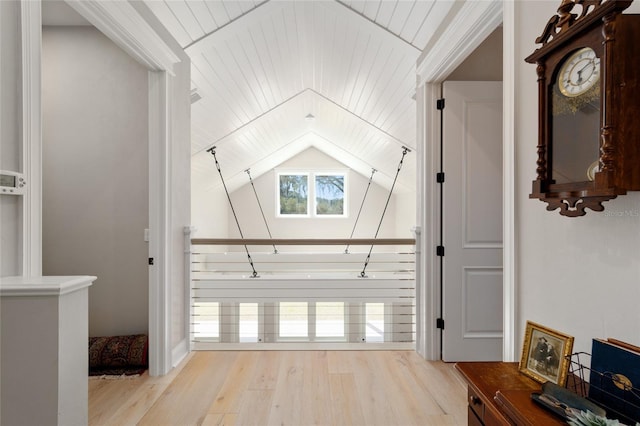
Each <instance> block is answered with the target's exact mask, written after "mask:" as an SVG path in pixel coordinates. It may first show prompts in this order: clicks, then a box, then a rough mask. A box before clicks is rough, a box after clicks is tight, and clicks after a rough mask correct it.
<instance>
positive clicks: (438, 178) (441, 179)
mask: <svg viewBox="0 0 640 426" xmlns="http://www.w3.org/2000/svg"><path fill="white" fill-rule="evenodd" d="M436 182H437V183H444V172H438V173H436Z"/></svg>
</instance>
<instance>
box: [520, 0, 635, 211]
mask: <svg viewBox="0 0 640 426" xmlns="http://www.w3.org/2000/svg"><path fill="white" fill-rule="evenodd" d="M632 1H633V0H620V1H616V0H608V1H602V0H562V2H561V4H560V6H559V7H558V10H557V14H555V15H553V16H552V17H551V18H550V19H549V21H548V22H547V24H546V25H545V28H544V30H543V32H542V34H541V35H540V36H539V37H538V38H537V39H536V43H538V44H541V47H539V48H538V49H536V50H535V51H534V52H533V53H532V54H531V55H530V56H529V57H527V58H526V59H525V60H526V61H527V62H529V63H532V64H536V73H537V76H538V145H537V155H538V158H537V160H536V180H534V181H533V185H532V193H531V195H530V198H537V199H540V200H542V201H544V202H546V203H547V204H548V206H547V210H550V211H552V210H555V209H558V208H559V209H560V214H561V215H563V216H570V217H576V216H583V215H585V214H586V211H585V209H587V208H589V209H591V210H593V211H602V210H604V207H603V205H602V203H603V202H604V201H608V200H611V199H613V198H616V197H617V196H618V195H623V194H626V192H627V191H638V190H640V15H630V14H623V13H622V11H624V10H625V9H627V8H628V7H629V6H630V5H631V3H632Z"/></svg>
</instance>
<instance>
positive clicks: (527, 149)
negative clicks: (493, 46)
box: [505, 1, 640, 352]
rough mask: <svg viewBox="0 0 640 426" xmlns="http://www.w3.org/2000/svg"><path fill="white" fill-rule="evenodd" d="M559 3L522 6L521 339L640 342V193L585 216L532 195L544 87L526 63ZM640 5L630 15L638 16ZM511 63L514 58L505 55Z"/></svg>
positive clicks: (581, 344)
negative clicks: (558, 334) (531, 331)
mask: <svg viewBox="0 0 640 426" xmlns="http://www.w3.org/2000/svg"><path fill="white" fill-rule="evenodd" d="M557 6H558V2H557V1H521V2H515V34H513V35H510V34H505V37H513V39H514V40H516V44H515V58H512V60H514V61H515V79H516V84H515V87H516V88H517V91H516V111H515V123H516V128H515V129H516V134H515V137H516V140H515V144H516V164H515V170H516V206H515V208H516V220H515V223H516V235H517V240H516V245H517V247H516V250H517V253H516V259H517V283H516V286H517V291H518V303H517V307H516V308H517V309H516V312H517V315H518V323H519V325H520V327H519V329H520V330H519V331H520V336H518V338H517V339H516V341H517V342H522V334H523V330H524V327H525V322H526V321H527V320H531V321H535V322H538V323H541V324H543V325H546V326H549V327H551V328H554V329H557V330H560V331H563V332H566V333H568V334H570V335H572V336H574V337H575V339H576V340H575V346H574V350H576V351H587V352H590V351H591V339H592V338H594V337H616V338H619V339H622V340H626V341H629V342H631V343H634V344H636V345H638V344H640V309H638V301H639V300H640V254H639V253H640V251H639V250H638V247H640V193H638V192H632V193H629V194H628V195H625V196H620V197H618V198H617V199H615V200H612V201H609V202H606V203H604V206H605V210H604V212H601V213H595V212H592V211H590V210H587V211H588V213H587V215H586V216H584V217H581V218H566V217H562V216H560V215H559V214H558V213H557V211H556V212H548V211H546V209H545V207H546V204H545V203H542V202H541V201H538V200H530V199H529V198H528V196H529V193H530V192H531V182H532V181H533V180H534V178H535V169H536V158H537V155H536V144H537V125H538V124H537V84H536V71H535V65H531V64H528V63H525V62H524V58H525V57H526V56H528V55H529V54H530V53H531V52H533V50H534V49H535V48H536V45H535V44H534V41H535V38H536V37H538V36H539V35H540V34H541V33H542V30H543V28H544V26H545V24H546V23H547V20H548V19H549V18H550V17H551V15H553V14H554V13H555V11H556V9H557ZM639 11H640V4H638V3H636V4H634V5H633V6H632V8H631V9H629V11H628V12H627V13H629V12H632V13H638V12H639ZM505 60H508V59H507V58H505Z"/></svg>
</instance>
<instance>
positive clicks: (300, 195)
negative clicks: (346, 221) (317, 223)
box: [276, 172, 347, 217]
mask: <svg viewBox="0 0 640 426" xmlns="http://www.w3.org/2000/svg"><path fill="white" fill-rule="evenodd" d="M277 179H278V180H277V185H278V194H277V196H276V197H277V215H278V216H280V217H284V216H286V217H346V216H347V199H346V190H347V175H346V173H343V172H330V173H327V172H302V173H297V172H295V173H294V172H280V173H277ZM312 201H313V204H312Z"/></svg>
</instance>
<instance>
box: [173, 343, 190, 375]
mask: <svg viewBox="0 0 640 426" xmlns="http://www.w3.org/2000/svg"><path fill="white" fill-rule="evenodd" d="M187 355H189V339H187V338H185V339H183V340H182V341H181V342H180V343H178V344H177V345H176V346H175V347H174V348H173V349H172V350H171V367H173V368H175V367H176V366H177V365H178V364H180V362H182V360H183V359H184V358H185V357H186V356H187Z"/></svg>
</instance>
